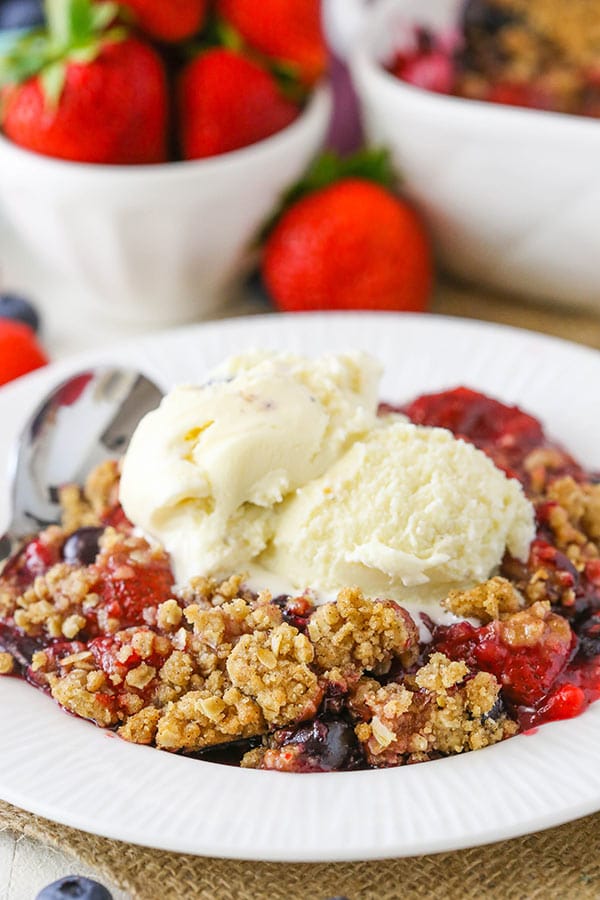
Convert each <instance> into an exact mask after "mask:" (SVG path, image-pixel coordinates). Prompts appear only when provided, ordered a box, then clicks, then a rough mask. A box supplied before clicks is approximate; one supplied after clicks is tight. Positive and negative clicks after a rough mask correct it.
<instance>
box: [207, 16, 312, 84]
mask: <svg viewBox="0 0 600 900" xmlns="http://www.w3.org/2000/svg"><path fill="white" fill-rule="evenodd" d="M217 12H218V13H219V15H220V16H221V17H222V18H223V19H224V20H225V21H226V22H227V23H228V25H230V26H232V27H233V28H234V29H235V31H237V32H238V34H239V35H240V36H241V37H242V38H243V40H244V41H245V42H246V43H247V44H248V45H249V46H250V47H252V48H254V49H255V50H258V51H260V52H261V53H264V54H265V55H266V56H270V57H273V59H277V60H280V61H282V62H287V63H291V64H292V65H293V66H294V67H295V68H296V69H297V71H298V74H299V76H300V78H301V79H302V81H303V82H304V83H305V84H309V85H310V84H314V82H315V81H317V79H318V78H319V77H320V76H321V75H322V74H323V72H324V71H325V66H326V63H327V49H326V46H325V39H324V37H323V31H322V28H321V2H320V0H260V2H256V0H218V3H217Z"/></svg>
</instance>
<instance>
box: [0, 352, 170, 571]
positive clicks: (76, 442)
mask: <svg viewBox="0 0 600 900" xmlns="http://www.w3.org/2000/svg"><path fill="white" fill-rule="evenodd" d="M162 396H163V395H162V392H161V391H160V390H159V389H158V388H157V386H156V385H155V384H154V383H153V382H152V381H150V380H149V379H148V378H146V376H145V375H141V374H140V373H139V372H136V371H134V370H132V369H121V368H116V367H102V368H98V369H90V370H89V371H87V372H79V373H78V374H77V375H73V376H72V377H71V378H69V379H68V380H67V381H63V382H62V383H61V384H59V385H58V386H57V387H56V388H55V389H54V390H53V391H52V392H51V393H50V394H48V396H47V397H46V398H45V399H44V400H43V402H42V403H41V404H40V405H39V406H38V407H37V409H36V410H35V411H34V413H33V415H32V416H31V417H30V419H29V420H28V422H27V424H26V425H25V427H24V429H23V431H22V432H21V435H20V437H19V439H18V441H17V443H16V446H15V448H14V451H13V456H12V461H11V469H10V474H11V475H12V492H11V494H12V495H11V501H12V519H11V523H10V525H9V527H8V529H7V531H6V533H5V534H4V535H3V536H2V537H0V563H2V562H3V561H4V560H5V559H6V558H7V557H9V556H10V555H12V553H14V552H15V550H16V549H17V547H18V545H19V544H21V543H22V542H23V540H24V539H25V538H27V537H28V536H29V535H30V534H31V533H32V532H35V531H39V530H40V529H41V528H45V527H46V526H48V525H51V524H53V523H55V522H58V521H59V519H60V505H59V502H58V489H59V488H60V486H61V485H63V484H67V483H69V482H76V483H82V482H83V481H84V480H85V477H86V475H87V474H88V473H89V471H90V470H91V469H92V468H93V467H94V466H96V465H98V464H99V463H101V462H103V461H104V460H106V459H110V458H114V457H115V456H119V455H121V454H122V453H123V452H124V451H125V450H126V449H127V445H128V444H129V441H130V439H131V436H132V434H133V432H134V430H135V428H136V426H137V424H138V422H139V421H140V419H141V418H142V416H144V415H145V414H146V413H147V412H149V411H150V410H151V409H154V408H155V407H156V406H158V404H159V403H160V401H161V399H162Z"/></svg>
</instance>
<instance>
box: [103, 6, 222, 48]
mask: <svg viewBox="0 0 600 900" xmlns="http://www.w3.org/2000/svg"><path fill="white" fill-rule="evenodd" d="M120 6H122V7H123V9H125V10H128V11H130V12H131V14H132V17H133V21H134V22H135V24H136V25H137V26H138V27H139V28H140V29H141V30H142V31H143V32H144V33H145V34H148V35H149V36H150V37H152V38H154V39H155V40H157V41H164V42H165V43H176V42H177V41H185V40H188V39H189V38H191V37H194V35H195V34H198V32H199V31H200V29H201V28H202V25H203V24H204V19H205V16H206V6H207V0H121V2H120Z"/></svg>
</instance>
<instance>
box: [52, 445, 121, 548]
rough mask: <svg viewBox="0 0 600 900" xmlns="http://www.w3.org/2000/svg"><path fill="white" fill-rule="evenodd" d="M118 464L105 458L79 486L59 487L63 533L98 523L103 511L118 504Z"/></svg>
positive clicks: (105, 512) (102, 516)
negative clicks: (83, 483)
mask: <svg viewBox="0 0 600 900" xmlns="http://www.w3.org/2000/svg"><path fill="white" fill-rule="evenodd" d="M119 479H120V466H119V463H118V462H117V461H116V460H107V461H106V462H103V463H100V465H98V466H96V467H95V468H94V469H92V471H91V472H90V474H89V475H88V477H87V479H86V482H85V485H84V487H83V488H80V487H78V486H77V485H74V484H68V485H64V486H63V487H61V488H60V489H59V499H60V504H61V507H62V525H63V528H64V530H65V531H66V532H67V533H71V532H73V531H76V530H77V529H79V528H86V527H90V526H98V525H101V524H102V522H103V518H104V517H105V516H106V515H107V513H108V512H109V511H110V510H111V509H114V508H115V507H116V506H117V505H118V493H119Z"/></svg>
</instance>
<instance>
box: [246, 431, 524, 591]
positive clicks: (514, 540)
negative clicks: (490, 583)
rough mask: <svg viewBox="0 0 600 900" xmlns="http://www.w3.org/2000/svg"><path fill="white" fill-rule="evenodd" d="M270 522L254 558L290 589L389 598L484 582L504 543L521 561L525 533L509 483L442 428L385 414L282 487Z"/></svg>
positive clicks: (517, 491) (515, 488)
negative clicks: (288, 491) (292, 485)
mask: <svg viewBox="0 0 600 900" xmlns="http://www.w3.org/2000/svg"><path fill="white" fill-rule="evenodd" d="M273 527H274V537H273V540H272V543H271V545H270V546H269V548H268V549H267V551H266V552H265V553H264V554H263V555H262V557H261V558H260V560H259V562H260V563H261V565H263V566H264V567H265V568H266V569H268V570H269V571H271V572H274V573H276V574H280V575H284V574H285V577H286V578H288V579H290V580H291V582H292V584H293V585H294V587H296V588H304V587H306V586H310V587H312V588H313V589H316V590H317V591H319V590H321V591H334V590H336V589H338V588H339V587H340V586H342V585H356V586H358V587H360V588H362V589H363V590H364V591H365V592H366V593H367V594H369V595H371V596H386V597H392V598H395V599H399V600H409V599H415V598H421V599H428V598H431V599H437V600H439V599H441V598H442V597H444V596H445V595H446V594H447V592H448V590H449V589H451V588H456V587H461V586H467V585H471V584H473V583H475V582H477V581H482V580H484V579H486V578H488V577H489V576H490V574H491V573H492V572H493V571H494V569H495V568H496V567H497V566H498V565H499V563H500V561H501V559H502V557H503V555H504V552H505V550H506V548H508V550H509V551H510V552H511V553H512V554H513V555H514V556H516V557H519V558H525V557H526V556H527V552H528V548H529V544H530V542H531V540H532V538H533V535H534V521H533V509H532V506H531V504H530V503H529V502H528V500H527V499H526V498H525V495H524V493H523V490H522V488H521V485H520V484H519V482H518V481H516V480H515V479H511V478H508V477H507V476H506V475H505V474H504V473H503V472H502V471H500V470H499V469H498V468H496V466H495V465H494V464H493V462H492V461H491V460H490V459H489V458H488V457H487V456H486V455H485V454H484V453H482V452H481V451H480V450H477V449H476V448H475V447H474V446H473V445H471V444H468V443H466V442H464V441H462V440H457V439H456V438H454V437H453V435H452V434H451V433H450V432H449V431H446V430H445V429H441V428H424V427H420V426H415V425H411V424H409V423H407V422H405V421H401V420H399V419H398V418H397V417H394V416H390V417H387V418H386V419H382V420H380V423H379V425H378V426H377V427H375V428H374V429H372V430H371V432H370V433H369V434H368V435H367V436H366V437H364V438H362V439H359V440H357V441H356V442H355V443H354V444H353V445H352V447H350V448H349V449H348V451H347V452H346V453H345V454H344V455H343V456H342V457H341V458H340V459H339V460H338V461H337V462H336V463H334V464H333V465H332V466H331V468H330V469H329V470H328V471H327V472H326V473H325V474H324V475H322V476H321V477H320V478H317V479H315V480H314V481H312V482H311V483H310V484H307V485H305V486H304V487H301V488H299V489H298V490H297V491H296V492H295V493H294V494H293V495H291V496H290V497H289V498H288V499H287V500H286V501H285V502H284V503H283V504H282V505H281V507H280V508H279V510H278V512H277V514H276V517H275V521H274V526H273Z"/></svg>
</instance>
